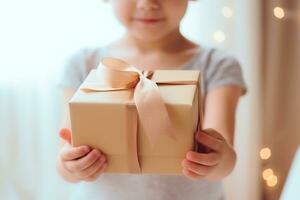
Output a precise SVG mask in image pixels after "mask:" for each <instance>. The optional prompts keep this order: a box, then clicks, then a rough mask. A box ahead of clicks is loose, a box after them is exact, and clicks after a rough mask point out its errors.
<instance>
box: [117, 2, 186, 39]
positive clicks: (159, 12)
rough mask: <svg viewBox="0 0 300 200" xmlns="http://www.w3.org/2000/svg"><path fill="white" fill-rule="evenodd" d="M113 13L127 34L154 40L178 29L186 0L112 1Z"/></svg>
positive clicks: (184, 10)
mask: <svg viewBox="0 0 300 200" xmlns="http://www.w3.org/2000/svg"><path fill="white" fill-rule="evenodd" d="M112 3H113V6H114V10H115V13H116V15H117V17H118V19H119V20H120V22H121V23H122V24H123V25H124V26H125V27H126V29H127V31H128V33H129V34H131V35H133V36H134V37H137V38H138V39H141V40H148V41H149V40H150V41H151V40H152V41H153V40H156V39H159V38H162V37H163V36H166V35H167V34H169V33H171V32H172V31H174V30H176V29H177V28H178V27H179V24H180V21H181V19H182V18H183V16H184V14H185V12H186V9H187V6H188V0H112Z"/></svg>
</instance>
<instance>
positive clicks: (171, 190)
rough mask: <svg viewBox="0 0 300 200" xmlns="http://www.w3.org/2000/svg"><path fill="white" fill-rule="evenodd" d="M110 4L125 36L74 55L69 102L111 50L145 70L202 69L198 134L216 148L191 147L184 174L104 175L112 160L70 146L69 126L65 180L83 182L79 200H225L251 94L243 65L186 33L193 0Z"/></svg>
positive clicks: (62, 167)
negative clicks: (241, 108)
mask: <svg viewBox="0 0 300 200" xmlns="http://www.w3.org/2000/svg"><path fill="white" fill-rule="evenodd" d="M111 3H112V4H113V7H114V10H115V13H116V15H117V17H118V19H119V20H120V21H121V23H122V24H123V25H124V26H125V28H126V30H127V31H126V34H125V35H124V36H123V37H122V38H121V39H119V40H118V41H116V42H114V43H112V44H110V45H108V46H107V47H105V48H96V49H88V50H82V51H80V52H79V53H77V54H76V55H75V56H74V57H72V58H71V59H70V61H69V62H68V65H67V67H66V71H65V74H64V78H63V82H62V86H63V87H64V91H65V98H66V102H67V100H69V98H70V97H71V96H72V94H73V93H74V92H75V91H76V89H77V88H78V87H79V85H80V84H81V83H82V81H83V80H84V79H85V77H86V76H87V74H88V73H89V71H90V70H91V69H92V68H96V67H97V65H98V63H99V61H100V59H101V58H102V57H105V56H110V57H116V58H121V59H123V60H125V61H127V62H128V63H130V64H132V65H133V66H137V67H139V68H140V69H152V70H154V69H162V68H164V69H186V70H190V69H197V70H201V72H202V73H203V80H202V84H201V86H202V88H201V89H202V95H203V97H204V98H205V103H204V122H203V127H204V128H205V129H204V130H202V131H200V132H199V133H197V134H196V138H195V139H196V140H197V141H198V142H199V143H201V144H202V145H204V146H206V147H208V148H209V149H210V150H211V151H210V152H209V153H203V152H202V153H201V152H193V151H190V152H188V153H187V154H186V158H185V159H184V160H182V163H181V164H182V173H183V176H163V175H149V174H148V175H147V174H143V175H134V174H119V175H117V174H103V171H104V170H105V167H106V166H107V162H106V158H105V155H104V154H102V153H101V149H92V148H90V147H88V146H80V147H72V146H71V145H70V141H71V132H70V129H67V128H64V129H62V130H61V131H60V133H59V134H60V137H61V138H62V139H63V140H62V141H63V143H62V148H61V150H60V152H59V154H58V159H57V169H58V172H59V173H60V175H61V176H62V177H63V178H64V179H65V180H67V181H69V182H74V183H75V182H76V183H78V182H80V184H77V185H76V187H77V186H78V187H79V188H78V189H77V190H76V192H77V193H75V194H74V196H73V199H110V200H115V199H122V200H123V199H131V200H133V199H159V200H160V199H161V200H169V199H172V200H175V199H178V200H181V199H186V200H192V199H203V200H204V199H205V200H220V199H223V198H224V196H223V192H222V187H221V182H220V181H221V180H222V179H223V178H224V177H226V176H227V175H228V174H230V172H231V171H232V170H233V168H234V166H235V162H236V153H235V151H234V149H233V138H234V124H235V123H234V122H235V111H236V107H237V104H238V100H239V98H240V96H241V95H243V94H245V93H246V87H245V83H244V80H243V76H242V72H241V68H240V66H239V63H238V62H237V61H236V59H234V58H233V57H230V56H228V55H226V54H225V53H224V52H222V51H220V50H216V49H214V48H207V47H204V46H201V45H197V44H195V43H193V42H191V41H189V40H188V39H186V38H185V37H184V36H183V35H182V34H181V33H180V30H179V25H180V22H181V19H182V18H183V16H184V14H185V12H186V9H187V6H188V3H189V2H188V0H117V1H115V0H112V1H111ZM67 121H68V120H67ZM67 126H68V127H69V125H67ZM200 133H201V134H200ZM100 175H101V176H100Z"/></svg>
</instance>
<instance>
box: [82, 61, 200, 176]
mask: <svg viewBox="0 0 300 200" xmlns="http://www.w3.org/2000/svg"><path fill="white" fill-rule="evenodd" d="M96 73H97V77H98V80H97V81H96V82H92V83H87V84H85V85H84V86H83V87H82V88H81V90H84V91H89V92H105V91H118V90H128V89H134V103H135V105H136V108H137V112H138V116H139V119H140V121H139V122H140V123H139V126H140V125H141V126H142V127H143V128H144V130H145V132H146V135H147V137H148V138H149V141H150V144H151V145H152V147H153V145H154V144H155V141H156V139H157V138H158V136H159V135H161V134H166V135H168V136H169V137H170V138H172V139H174V140H176V137H175V134H174V130H173V127H174V126H172V123H171V119H170V117H169V114H168V111H167V108H166V105H165V103H164V101H163V99H162V97H161V95H160V92H159V89H158V85H157V84H172V85H173V84H174V85H177V84H181V85H182V84H197V82H191V81H186V82H177V81H173V82H162V83H156V82H154V81H152V80H150V79H149V77H151V75H152V74H153V71H141V70H139V69H138V68H136V67H134V66H131V65H129V64H128V63H126V62H124V61H122V60H119V59H116V58H104V59H102V60H101V62H100V64H99V66H98V67H97V69H96ZM136 121H137V119H136ZM132 128H133V127H132ZM134 129H135V130H134V131H135V132H137V128H136V127H134ZM134 134H135V135H134V136H132V137H136V134H137V133H134ZM132 137H129V139H130V138H132ZM129 142H130V144H131V145H129V146H131V147H129V153H130V154H131V158H130V160H131V162H130V165H131V166H130V167H129V168H130V172H133V173H136V172H140V171H141V169H140V165H139V163H138V155H137V147H136V146H137V143H136V138H135V142H132V141H129ZM132 145H133V147H132Z"/></svg>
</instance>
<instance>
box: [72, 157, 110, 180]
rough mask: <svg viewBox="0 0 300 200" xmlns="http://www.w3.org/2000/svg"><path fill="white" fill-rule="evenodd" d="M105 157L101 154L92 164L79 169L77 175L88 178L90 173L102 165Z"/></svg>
mask: <svg viewBox="0 0 300 200" xmlns="http://www.w3.org/2000/svg"><path fill="white" fill-rule="evenodd" d="M105 161H106V159H105V157H104V156H101V157H100V158H99V159H98V160H97V161H96V162H95V163H94V164H92V165H91V166H90V167H88V168H86V169H84V170H82V171H80V172H78V173H77V175H78V176H79V177H80V178H81V179H83V180H85V179H87V178H89V177H90V176H91V175H92V174H94V173H95V172H96V171H97V170H98V169H99V168H100V167H102V165H103V164H104V163H105Z"/></svg>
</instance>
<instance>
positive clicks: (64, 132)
mask: <svg viewBox="0 0 300 200" xmlns="http://www.w3.org/2000/svg"><path fill="white" fill-rule="evenodd" d="M59 136H60V137H61V138H62V139H63V140H65V141H66V142H68V143H69V144H71V138H72V137H71V130H70V129H68V128H62V129H61V130H60V131H59Z"/></svg>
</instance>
